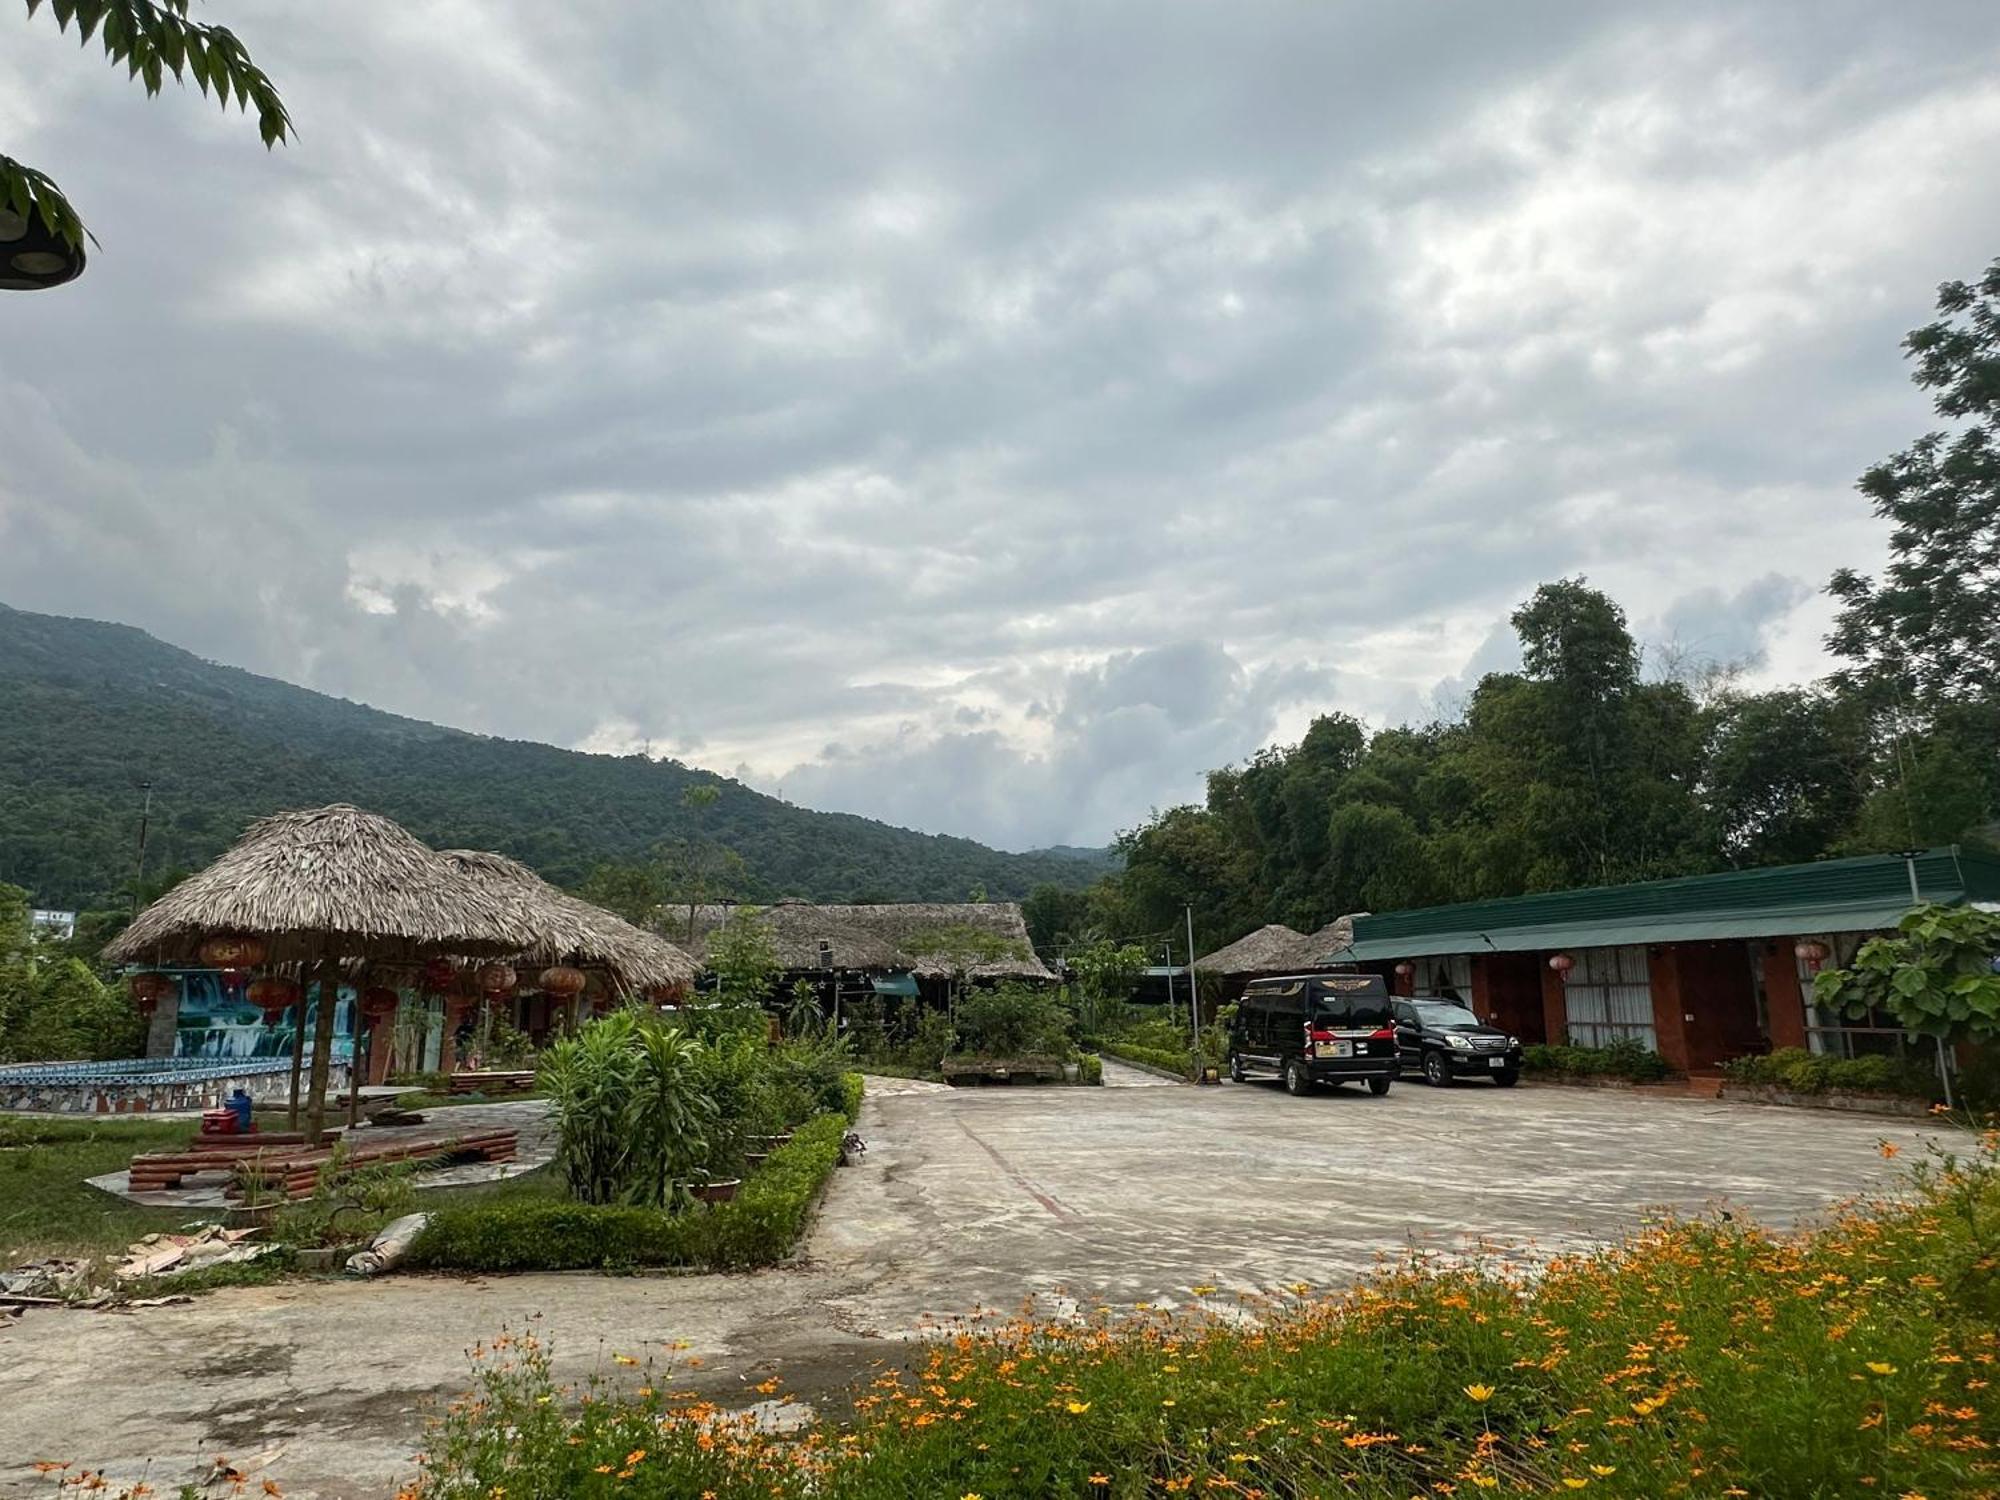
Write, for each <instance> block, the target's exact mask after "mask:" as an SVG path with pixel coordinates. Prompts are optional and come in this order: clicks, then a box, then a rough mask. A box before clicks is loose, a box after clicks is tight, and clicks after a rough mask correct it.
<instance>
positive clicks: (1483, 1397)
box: [1465, 1385, 1493, 1401]
mask: <svg viewBox="0 0 2000 1500" xmlns="http://www.w3.org/2000/svg"><path fill="white" fill-rule="evenodd" d="M1465 1394H1466V1395H1468V1396H1470V1397H1471V1398H1472V1399H1473V1400H1474V1401H1491V1400H1492V1399H1493V1387H1492V1386H1490V1385H1469V1386H1467V1387H1466V1388H1465Z"/></svg>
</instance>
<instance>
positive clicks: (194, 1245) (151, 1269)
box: [112, 1224, 278, 1281]
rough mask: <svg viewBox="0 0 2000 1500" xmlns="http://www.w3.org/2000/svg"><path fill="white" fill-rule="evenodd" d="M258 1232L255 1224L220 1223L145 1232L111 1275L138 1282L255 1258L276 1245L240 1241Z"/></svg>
mask: <svg viewBox="0 0 2000 1500" xmlns="http://www.w3.org/2000/svg"><path fill="white" fill-rule="evenodd" d="M261 1233H263V1230H262V1229H261V1228H259V1227H258V1226H256V1225H252V1226H250V1227H249V1228H247V1229H224V1228H223V1227H222V1226H221V1225H220V1224H209V1225H206V1226H204V1227H203V1228H202V1229H201V1230H200V1231H199V1232H197V1233H195V1234H149V1235H147V1236H146V1237H145V1238H144V1239H143V1240H140V1241H139V1242H138V1243H137V1244H136V1245H133V1246H131V1247H130V1248H129V1249H128V1250H127V1251H126V1252H125V1259H124V1260H122V1261H120V1262H119V1263H118V1264H117V1265H116V1266H114V1267H113V1268H112V1275H114V1276H115V1277H117V1278H118V1280H120V1281H139V1280H143V1279H145V1278H146V1277H150V1276H181V1275H185V1274H186V1273H187V1272H189V1271H205V1270H207V1269H208V1268H209V1267H210V1266H226V1265H233V1264H236V1263H238V1262H240V1261H247V1260H256V1259H257V1258H258V1257H259V1256H263V1255H269V1254H270V1253H271V1252H272V1251H274V1250H276V1249H277V1248H278V1247H277V1246H276V1245H250V1244H245V1243H244V1241H246V1240H248V1239H251V1238H252V1237H254V1236H256V1235H259V1234H261Z"/></svg>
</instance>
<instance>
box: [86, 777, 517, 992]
mask: <svg viewBox="0 0 2000 1500" xmlns="http://www.w3.org/2000/svg"><path fill="white" fill-rule="evenodd" d="M217 936H254V937H257V938H260V939H262V940H263V942H264V944H265V945H266V952H265V961H266V962H267V963H270V964H290V963H317V962H319V961H321V960H324V959H340V958H364V959H373V960H377V961H389V962H396V961H404V962H407V961H411V960H418V959H422V958H424V957H426V956H428V955H430V954H433V953H441V952H447V951H448V952H454V953H463V954H466V955H468V956H475V957H491V956H496V955H500V954H506V953H515V952H519V951H521V950H522V949H524V948H526V947H528V946H529V945H531V944H532V943H533V942H534V941H535V940H536V937H537V934H536V932H535V930H534V928H533V927H532V926H530V925H529V924H528V922H527V920H526V918H525V916H524V914H523V913H522V912H521V911H520V910H519V909H518V908H516V907H514V906H512V905H510V904H509V903H507V902H506V901H504V900H502V899H500V898H499V897H498V896H496V895H495V894H494V893H493V892H492V891H491V890H489V889H484V888H481V887H480V886H478V885H475V884H474V883H472V882H470V881H466V880H463V879H461V878H459V873H458V871H457V870H456V869H455V868H454V867H453V866H452V865H450V864H448V863H447V862H446V861H445V860H444V859H443V858H441V857H440V856H439V855H438V854H437V853H436V851H434V850H432V849H431V848H429V847H428V846H427V845H425V844H424V843H422V842H421V841H420V840H418V839H417V838H416V837H415V836H414V835H413V834H411V833H410V832H409V831H408V830H406V829H404V828H403V827H402V826H401V825H400V824H398V823H396V822H393V821H392V820H390V819H388V818H385V817H382V816H381V815H380V814H378V813H370V812H363V811H362V810H361V809H360V808H358V807H349V806H347V805H346V804H345V803H336V804H335V805H333V806H331V807H317V808H311V809H308V810H305V811H301V812H282V813H273V814H272V815H271V816H270V817H268V818H260V819H258V820H257V821H256V822H255V823H253V824H251V825H250V829H249V831H248V832H247V833H245V834H244V835H243V837H242V838H240V839H238V840H237V841H236V842H235V843H234V844H232V845H231V846H230V847H229V849H228V850H226V851H225V852H224V853H223V854H222V855H221V857H220V858H218V859H217V860H216V861H215V863H213V864H212V865H210V866H209V867H208V868H207V869H205V870H203V871H201V872H200V873H199V874H196V875H190V876H189V877H188V878H187V879H186V880H183V881H182V882H181V883H180V884H179V885H177V886H175V887H174V888H173V889H172V890H170V891H168V892H167V894H166V895H164V896H162V897H161V898H160V899H159V900H158V901H155V902H154V903H153V904H152V905H151V906H149V907H147V908H146V909H145V910H144V911H142V912H141V913H139V915H138V916H137V917H136V918H134V919H133V922H132V925H131V926H129V927H127V928H126V929H125V930H124V931H123V932H122V933H120V934H119V935H118V936H117V937H116V938H113V939H112V941H111V942H110V943H109V944H108V945H107V946H106V948H105V950H104V956H105V958H106V959H108V960H110V961H111V962H112V963H156V964H196V963H199V962H201V948H202V945H203V944H204V943H205V942H207V941H208V940H209V939H210V938H213V937H217Z"/></svg>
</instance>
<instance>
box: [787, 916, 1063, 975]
mask: <svg viewBox="0 0 2000 1500" xmlns="http://www.w3.org/2000/svg"><path fill="white" fill-rule="evenodd" d="M819 910H821V911H823V912H825V913H826V914H827V916H829V917H830V918H833V919H834V920H836V921H841V922H846V923H849V924H851V925H852V926H855V927H859V928H861V929H863V930H864V931H867V932H872V933H874V934H875V935H876V936H877V937H879V938H881V939H883V940H884V941H885V942H888V943H890V944H892V945H893V946H894V947H895V948H896V949H897V950H898V951H900V952H902V953H903V954H905V956H907V957H909V958H910V959H912V960H913V963H912V965H911V970H910V972H912V973H914V974H920V975H924V976H926V977H933V978H936V977H943V976H945V975H949V974H953V973H956V972H957V969H958V960H960V959H962V958H963V957H964V956H965V955H955V954H953V953H951V952H950V951H949V944H948V943H947V945H946V947H945V948H944V949H943V950H940V949H939V947H938V944H939V940H940V939H941V938H945V939H948V938H949V937H950V935H952V934H954V933H959V932H965V931H967V930H968V929H969V930H970V931H972V932H975V933H979V934H981V935H983V936H984V937H985V938H986V939H987V940H988V941H989V942H999V943H1007V944H1010V945H1012V947H1013V949H1014V951H1013V952H1012V953H1011V954H1009V955H1004V956H1001V957H998V958H993V959H984V960H982V961H979V962H975V963H973V964H971V965H970V966H969V967H968V968H967V969H966V974H967V976H968V977H969V978H972V979H1054V978H1055V977H1056V976H1055V975H1054V974H1053V973H1051V972H1050V971H1049V969H1048V968H1047V967H1046V966H1045V965H1044V964H1043V963H1042V961H1041V959H1039V958H1038V957H1036V956H1035V949H1034V945H1033V944H1032V943H1031V942H1030V941H1029V939H1028V921H1027V918H1026V917H1025V916H1023V915H1022V912H1021V903H1020V902H1018V901H895V902H883V903H881V904H879V905H874V906H852V905H833V906H822V907H820V908H819ZM981 946H982V947H984V946H985V945H981ZM926 949H929V950H932V951H929V952H926V951H925V950H926Z"/></svg>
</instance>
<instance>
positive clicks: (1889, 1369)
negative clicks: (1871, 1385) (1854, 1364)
mask: <svg viewBox="0 0 2000 1500" xmlns="http://www.w3.org/2000/svg"><path fill="white" fill-rule="evenodd" d="M1868 1369H1869V1373H1871V1374H1874V1375H1893V1374H1895V1373H1896V1367H1895V1366H1894V1365H1891V1364H1885V1363H1883V1362H1882V1361H1881V1360H1879V1359H1871V1360H1869V1361H1868Z"/></svg>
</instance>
